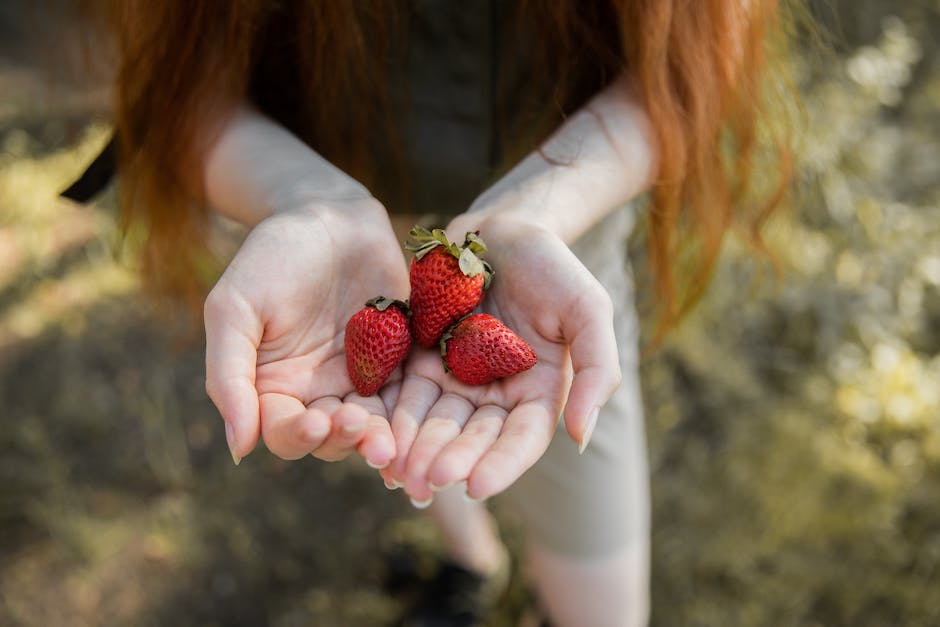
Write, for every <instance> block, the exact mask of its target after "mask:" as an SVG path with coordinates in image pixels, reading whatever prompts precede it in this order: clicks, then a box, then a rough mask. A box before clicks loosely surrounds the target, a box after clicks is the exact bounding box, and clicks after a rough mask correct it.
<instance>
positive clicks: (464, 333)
mask: <svg viewBox="0 0 940 627" xmlns="http://www.w3.org/2000/svg"><path fill="white" fill-rule="evenodd" d="M441 356H442V358H443V360H444V367H445V368H446V369H447V370H448V371H450V372H452V373H453V374H454V376H455V377H457V380H458V381H460V382H461V383H466V384H468V385H483V384H484V383H489V382H490V381H495V380H496V379H501V378H503V377H508V376H511V375H514V374H517V373H519V372H523V371H525V370H528V369H529V368H531V367H532V366H534V365H535V361H536V356H535V351H534V350H532V347H531V346H529V345H528V343H526V341H525V340H524V339H522V338H521V337H519V336H518V335H516V334H515V333H514V332H513V330H512V329H510V328H509V327H507V326H506V325H505V324H503V323H502V322H500V321H499V320H497V319H496V318H494V317H493V316H491V315H489V314H476V315H474V316H469V317H467V318H464V319H463V320H461V321H460V322H458V323H457V324H456V325H454V327H453V328H452V329H451V330H450V331H448V332H447V333H445V334H444V337H442V338H441Z"/></svg>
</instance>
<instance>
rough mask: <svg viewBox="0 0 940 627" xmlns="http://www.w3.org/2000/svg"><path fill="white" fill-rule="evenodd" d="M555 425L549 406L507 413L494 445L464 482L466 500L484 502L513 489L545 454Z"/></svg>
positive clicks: (533, 405) (528, 406)
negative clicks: (465, 484)
mask: <svg viewBox="0 0 940 627" xmlns="http://www.w3.org/2000/svg"><path fill="white" fill-rule="evenodd" d="M557 422H558V416H554V415H552V413H551V411H550V410H549V408H548V405H545V404H542V403H538V402H531V403H524V404H522V405H519V406H517V407H516V408H515V409H513V410H512V411H511V412H509V415H508V416H507V417H506V421H505V423H503V429H502V431H501V432H500V434H499V437H498V438H497V439H496V442H495V443H494V444H493V446H491V447H490V449H489V450H488V451H487V452H486V453H485V454H484V455H483V457H482V458H481V459H480V461H479V463H477V465H476V467H475V468H474V469H473V471H472V472H471V473H470V476H469V477H468V478H467V496H469V497H470V498H472V499H485V498H488V497H490V496H492V495H494V494H497V493H498V492H502V491H503V490H505V489H506V488H508V487H509V486H510V485H512V484H513V482H515V480H516V479H518V478H519V477H521V476H522V473H524V472H525V471H526V470H528V469H529V467H530V466H532V464H534V463H535V462H536V461H538V459H539V457H541V456H542V454H543V453H545V450H546V449H547V448H548V444H549V442H551V440H552V434H553V433H554V431H555V425H556V424H557Z"/></svg>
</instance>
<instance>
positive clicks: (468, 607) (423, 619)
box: [396, 556, 510, 627]
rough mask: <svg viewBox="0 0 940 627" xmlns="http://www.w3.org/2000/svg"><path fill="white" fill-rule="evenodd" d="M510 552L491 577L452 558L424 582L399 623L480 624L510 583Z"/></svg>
mask: <svg viewBox="0 0 940 627" xmlns="http://www.w3.org/2000/svg"><path fill="white" fill-rule="evenodd" d="M509 571H510V564H509V558H508V556H507V557H506V559H505V562H504V564H503V565H502V566H501V567H500V568H499V570H498V571H497V572H496V573H494V574H493V575H491V576H489V577H484V576H482V575H480V574H478V573H475V572H473V571H470V570H467V569H466V568H464V567H462V566H460V565H458V564H456V563H454V562H451V561H449V560H445V561H441V562H440V563H439V565H438V568H437V572H436V573H435V574H434V576H433V577H431V578H430V579H428V580H426V581H424V582H422V585H421V586H420V589H419V591H418V593H417V594H416V595H414V596H413V599H414V601H413V603H412V604H411V605H410V607H409V609H408V611H407V612H406V613H405V616H404V617H403V618H402V619H401V621H399V622H398V623H397V625H396V627H474V626H476V625H480V624H481V621H482V620H483V619H484V618H485V617H486V614H487V613H488V612H489V610H490V609H492V608H493V606H495V605H496V602H497V601H498V600H499V598H500V597H501V596H502V594H503V593H504V592H505V590H506V588H507V586H508V583H509Z"/></svg>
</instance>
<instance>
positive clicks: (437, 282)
mask: <svg viewBox="0 0 940 627" xmlns="http://www.w3.org/2000/svg"><path fill="white" fill-rule="evenodd" d="M411 237H412V238H414V240H415V241H416V244H410V245H408V246H406V248H407V249H408V250H410V251H413V252H414V253H415V256H414V258H413V259H412V260H411V331H412V334H413V335H414V339H415V342H417V343H418V344H420V345H421V346H428V347H430V346H434V345H435V344H437V343H438V342H439V341H440V339H441V335H443V334H444V331H445V330H446V329H447V328H448V327H450V326H451V325H453V324H454V323H455V322H457V321H458V320H460V319H461V318H462V317H463V316H466V315H467V314H468V313H470V312H471V311H473V309H474V308H475V307H476V306H477V305H478V304H479V303H480V300H482V299H483V290H484V289H486V288H487V287H489V285H490V281H491V280H492V278H493V269H492V268H490V266H489V264H487V263H486V262H485V261H483V260H482V259H480V257H479V256H478V255H480V254H482V253H484V252H486V245H485V244H484V243H483V240H481V239H480V238H479V236H477V234H476V233H467V236H466V239H465V240H464V243H463V246H457V244H454V243H452V242H450V241H449V240H448V239H447V235H446V234H445V233H444V231H442V230H440V229H434V231H428V230H427V229H424V228H421V227H417V226H416V227H415V228H413V229H412V230H411Z"/></svg>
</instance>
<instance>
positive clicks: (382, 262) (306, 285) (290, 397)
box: [205, 198, 408, 467]
mask: <svg viewBox="0 0 940 627" xmlns="http://www.w3.org/2000/svg"><path fill="white" fill-rule="evenodd" d="M400 251H401V248H400V246H399V244H398V242H397V241H396V239H395V236H394V234H393V232H392V229H391V225H390V224H389V220H388V216H387V214H386V212H385V209H384V208H383V207H382V206H381V204H380V203H378V201H376V200H374V199H372V198H361V199H355V200H345V201H330V202H329V203H328V204H325V203H309V204H306V205H303V206H298V207H296V208H292V209H289V210H286V211H279V212H276V213H275V214H274V215H272V216H271V217H269V218H267V219H265V220H263V221H262V222H260V223H259V224H258V225H257V226H256V227H255V228H254V229H253V230H252V231H251V233H250V234H249V235H248V237H247V238H246V239H245V242H244V243H243V244H242V246H241V248H240V250H239V251H238V253H237V254H236V255H235V257H234V259H233V260H232V262H231V263H230V265H229V266H228V268H227V269H226V270H225V272H224V273H223V275H222V277H221V278H220V279H219V281H218V283H217V284H216V285H215V287H214V288H213V289H212V291H211V292H210V293H209V296H208V298H207V299H206V305H205V323H206V389H207V391H208V393H209V396H210V398H211V399H212V401H213V402H214V403H215V405H216V407H218V409H219V411H220V412H221V414H222V418H223V419H224V421H225V429H226V437H227V439H228V443H229V447H230V449H231V451H232V457H233V458H234V459H235V461H236V463H238V461H239V460H240V459H241V458H242V457H244V456H245V455H247V454H248V453H250V452H251V450H252V449H253V448H254V447H255V445H256V444H257V442H258V438H259V437H261V438H263V439H264V442H265V445H266V446H267V448H268V449H269V450H270V451H271V452H273V453H274V454H275V455H277V456H279V457H282V458H284V459H297V458H300V457H303V456H304V455H306V454H307V453H312V454H313V455H314V456H316V457H318V458H320V459H324V460H329V461H333V460H339V459H342V458H344V457H346V456H348V455H349V454H350V453H352V452H353V451H354V450H358V451H359V452H360V453H361V454H362V455H363V457H365V459H366V461H367V462H368V463H369V464H370V465H372V466H375V467H383V466H385V465H387V464H388V462H389V461H390V460H391V459H392V458H394V456H395V441H394V438H393V437H392V434H391V429H390V427H389V421H388V418H387V417H388V416H389V415H390V413H391V410H390V407H392V405H393V404H394V402H395V398H394V397H395V395H396V393H397V386H398V382H399V381H400V379H401V373H400V371H398V372H396V373H394V374H393V375H392V378H391V379H390V380H389V383H387V384H386V385H385V387H384V388H383V389H382V390H380V392H379V395H373V396H371V397H369V398H363V397H361V396H359V395H358V394H356V392H355V389H354V388H353V385H352V382H351V381H350V379H349V376H348V374H347V371H346V361H345V356H344V351H343V337H344V330H345V326H346V322H347V320H348V319H349V317H350V316H352V315H353V314H354V313H355V312H356V311H358V310H359V309H360V308H362V306H363V304H364V303H365V302H366V301H367V300H368V299H370V298H372V297H374V296H378V295H383V296H388V297H390V298H400V299H404V298H405V297H407V295H408V275H407V270H406V267H405V264H404V260H403V257H402V254H401V252H400Z"/></svg>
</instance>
